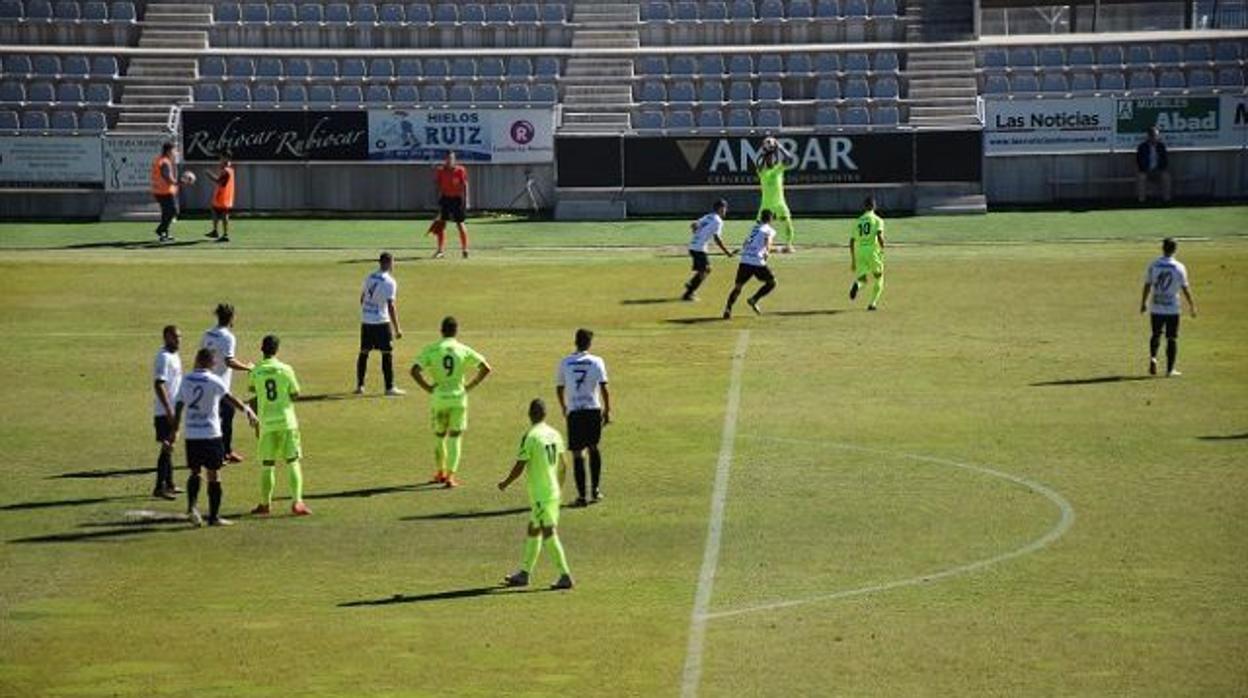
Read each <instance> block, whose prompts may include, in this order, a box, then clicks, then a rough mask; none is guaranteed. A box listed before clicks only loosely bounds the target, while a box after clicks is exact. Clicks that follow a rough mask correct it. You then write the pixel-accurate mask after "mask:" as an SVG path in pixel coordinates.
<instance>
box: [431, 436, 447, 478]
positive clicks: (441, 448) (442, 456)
mask: <svg viewBox="0 0 1248 698" xmlns="http://www.w3.org/2000/svg"><path fill="white" fill-rule="evenodd" d="M434 438H436V439H437V440H438V441H437V444H438V445H436V446H434V447H433V461H434V463H436V464H437V466H438V472H442V471H444V470H446V437H445V436H437V437H434Z"/></svg>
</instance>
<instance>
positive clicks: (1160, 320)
mask: <svg viewBox="0 0 1248 698" xmlns="http://www.w3.org/2000/svg"><path fill="white" fill-rule="evenodd" d="M1162 330H1165V332H1166V339H1178V338H1179V316H1178V315H1177V314H1175V315H1158V314H1157V313H1153V335H1154V336H1156V335H1159V334H1161V332H1162Z"/></svg>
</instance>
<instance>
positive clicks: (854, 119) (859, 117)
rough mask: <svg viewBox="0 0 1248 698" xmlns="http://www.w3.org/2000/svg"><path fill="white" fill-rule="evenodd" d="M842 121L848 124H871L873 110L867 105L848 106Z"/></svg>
mask: <svg viewBox="0 0 1248 698" xmlns="http://www.w3.org/2000/svg"><path fill="white" fill-rule="evenodd" d="M841 123H843V124H844V125H846V126H869V125H870V124H871V112H869V111H867V108H866V107H847V108H846V109H845V113H844V118H843V119H841Z"/></svg>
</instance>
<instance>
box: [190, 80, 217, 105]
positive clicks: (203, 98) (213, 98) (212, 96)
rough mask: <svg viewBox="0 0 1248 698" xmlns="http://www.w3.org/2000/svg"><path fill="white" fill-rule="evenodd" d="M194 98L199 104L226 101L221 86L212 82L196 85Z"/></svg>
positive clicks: (193, 93)
mask: <svg viewBox="0 0 1248 698" xmlns="http://www.w3.org/2000/svg"><path fill="white" fill-rule="evenodd" d="M192 99H193V100H194V101H195V102H196V103H197V104H216V103H219V102H223V101H225V100H224V99H223V98H222V96H221V86H220V85H216V84H211V83H204V84H200V85H196V86H195V89H194V90H193V92H192Z"/></svg>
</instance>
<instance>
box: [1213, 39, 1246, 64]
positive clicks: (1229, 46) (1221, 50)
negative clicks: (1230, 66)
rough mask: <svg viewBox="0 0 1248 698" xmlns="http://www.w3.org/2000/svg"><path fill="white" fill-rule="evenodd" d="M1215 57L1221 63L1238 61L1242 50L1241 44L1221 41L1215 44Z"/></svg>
mask: <svg viewBox="0 0 1248 698" xmlns="http://www.w3.org/2000/svg"><path fill="white" fill-rule="evenodd" d="M1213 53H1214V59H1215V60H1216V61H1218V62H1219V63H1236V62H1238V61H1239V59H1240V55H1241V53H1242V50H1241V49H1240V46H1239V44H1237V43H1234V42H1231V41H1219V42H1218V43H1217V44H1216V45H1215V46H1214V51H1213Z"/></svg>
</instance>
